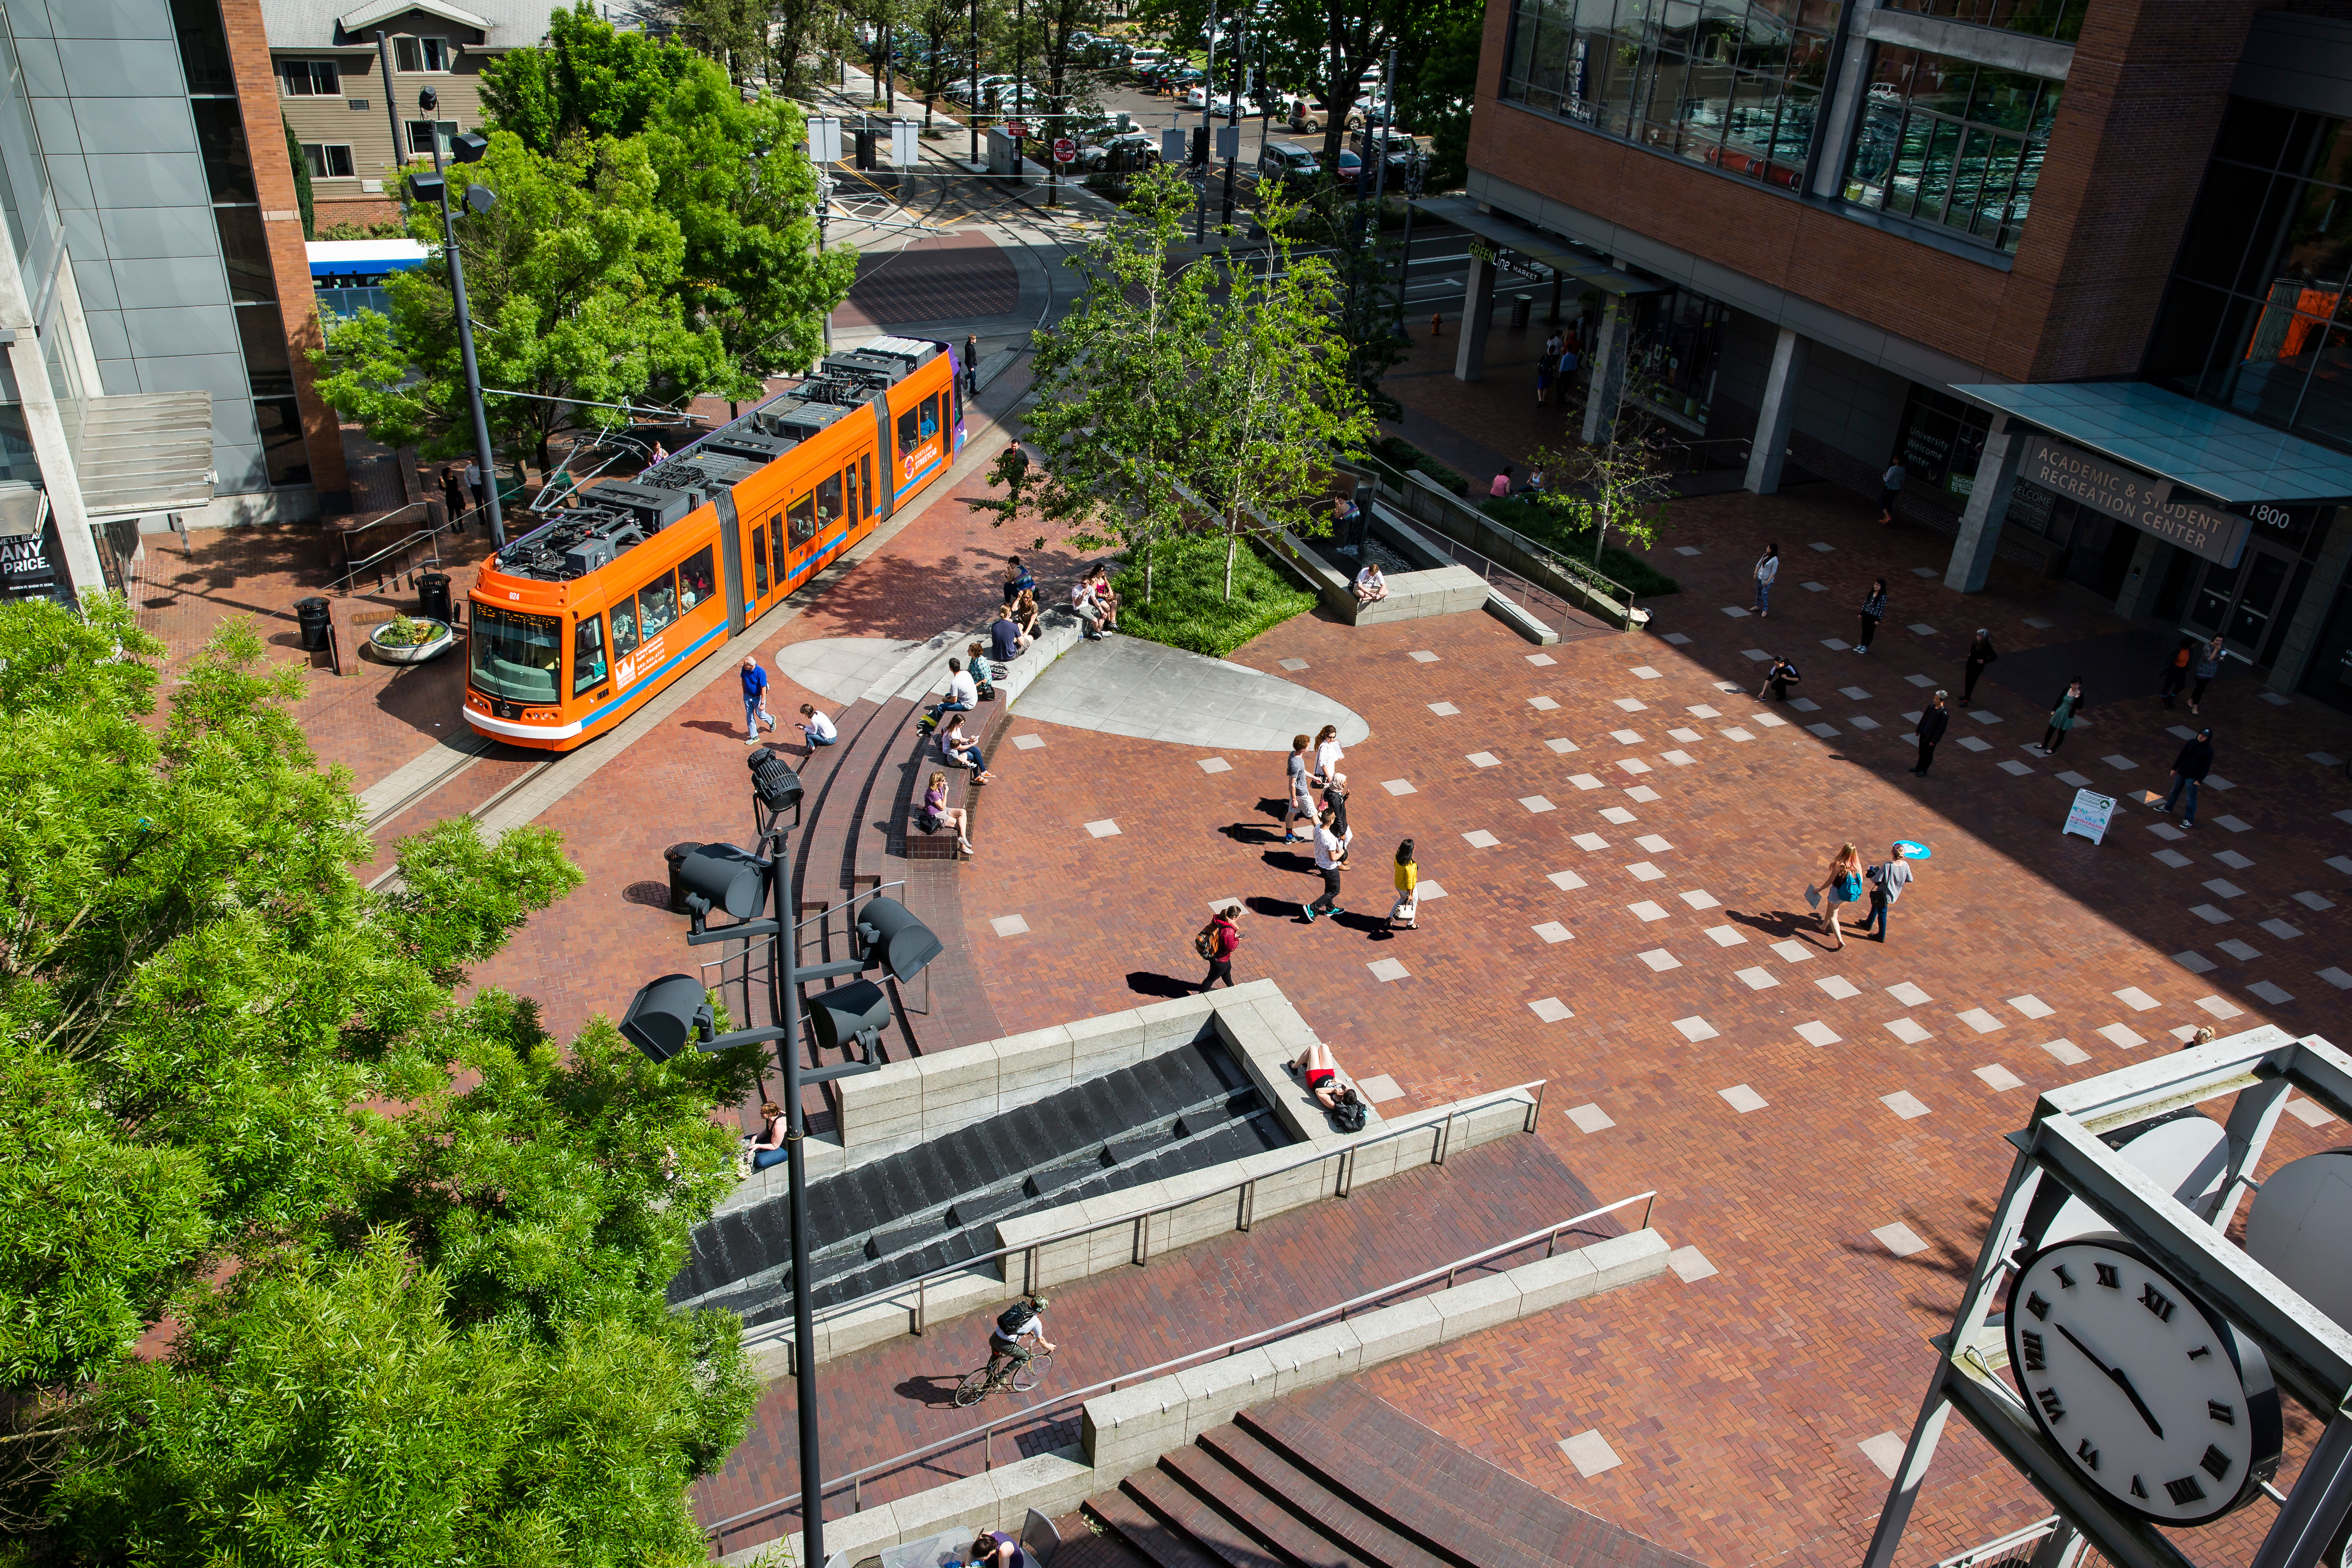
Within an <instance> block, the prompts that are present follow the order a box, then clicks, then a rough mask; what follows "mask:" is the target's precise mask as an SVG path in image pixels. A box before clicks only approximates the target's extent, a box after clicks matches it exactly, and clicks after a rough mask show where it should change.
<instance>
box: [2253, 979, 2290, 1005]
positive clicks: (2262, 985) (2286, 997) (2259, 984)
mask: <svg viewBox="0 0 2352 1568" xmlns="http://www.w3.org/2000/svg"><path fill="white" fill-rule="evenodd" d="M2246 992H2247V994H2249V995H2252V996H2258V997H2260V998H2262V999H2263V1001H2265V1002H2267V1003H2269V1004H2270V1005H2272V1006H2273V1007H2276V1006H2279V1005H2282V1004H2284V1003H2288V1002H2292V1001H2294V992H2292V991H2288V990H2285V989H2283V988H2282V987H2280V986H2278V985H2275V984H2272V983H2271V982H2270V981H2267V980H2257V981H2255V982H2254V983H2253V984H2252V985H2249V986H2247V987H2246Z"/></svg>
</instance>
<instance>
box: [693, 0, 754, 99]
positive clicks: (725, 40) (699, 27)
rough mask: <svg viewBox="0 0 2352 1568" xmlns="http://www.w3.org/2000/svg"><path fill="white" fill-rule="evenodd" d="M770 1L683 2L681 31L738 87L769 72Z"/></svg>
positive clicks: (716, 0)
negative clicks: (766, 70) (763, 72)
mask: <svg viewBox="0 0 2352 1568" xmlns="http://www.w3.org/2000/svg"><path fill="white" fill-rule="evenodd" d="M768 7H769V0H682V3H681V4H680V5H679V6H678V32H679V36H680V37H682V38H684V40H685V42H686V45H687V47H688V48H691V49H693V50H695V51H696V52H698V53H699V54H702V55H705V56H708V57H709V58H710V59H711V60H712V61H713V62H715V63H716V64H717V65H718V66H719V68H720V69H721V70H724V71H725V72H726V73H727V79H728V80H729V81H730V82H732V83H733V84H734V85H735V86H737V87H738V88H740V87H742V86H744V85H746V84H747V83H748V82H750V81H751V79H752V78H753V77H754V76H757V75H759V74H760V73H761V72H762V71H763V70H765V69H766V68H767V63H768Z"/></svg>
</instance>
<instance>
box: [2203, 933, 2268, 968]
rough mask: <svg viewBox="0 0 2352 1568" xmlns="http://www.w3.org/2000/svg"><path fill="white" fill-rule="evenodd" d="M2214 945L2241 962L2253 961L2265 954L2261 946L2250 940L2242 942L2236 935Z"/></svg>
mask: <svg viewBox="0 0 2352 1568" xmlns="http://www.w3.org/2000/svg"><path fill="white" fill-rule="evenodd" d="M2213 945H2214V946H2215V947H2217V948H2219V949H2220V950H2221V952H2222V953H2223V954H2225V955H2226V956H2228V957H2231V958H2234V959H2236V960H2237V961H2238V962H2239V963H2252V962H2253V961H2254V960H2256V959H2258V958H2260V957H2261V956H2262V955H2263V950H2262V949H2261V948H2259V947H2256V946H2255V945H2254V944H2253V943H2252V942H2240V941H2238V940H2236V939H2235V938H2234V937H2233V938H2231V940H2230V941H2228V942H2216V943H2214V944H2213Z"/></svg>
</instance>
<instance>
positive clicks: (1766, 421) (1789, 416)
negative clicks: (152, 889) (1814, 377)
mask: <svg viewBox="0 0 2352 1568" xmlns="http://www.w3.org/2000/svg"><path fill="white" fill-rule="evenodd" d="M1805 345H1806V340H1805V339H1803V338H1801V337H1800V336H1798V335H1797V333H1796V332H1795V331H1793V330H1792V329H1790V328H1788V327H1782V328H1781V329H1780V338H1779V339H1778V340H1777V341H1776V342H1774V343H1773V344H1772V369H1771V371H1770V372H1769V374H1766V376H1765V377H1764V396H1763V398H1762V400H1761V401H1760V402H1759V404H1758V405H1757V408H1756V438H1755V439H1754V440H1752V441H1750V442H1749V443H1748V485H1747V488H1748V489H1750V490H1753V491H1754V492H1755V493H1756V494H1758V495H1759V496H1769V495H1770V494H1772V493H1773V492H1775V491H1776V490H1778V489H1780V465H1781V463H1782V462H1783V461H1785V460H1786V458H1787V456H1788V451H1789V429H1790V426H1791V425H1793V424H1794V423H1795V422H1796V417H1797V394H1798V393H1799V392H1800V391H1801V390H1802V388H1803V386H1804V384H1805Z"/></svg>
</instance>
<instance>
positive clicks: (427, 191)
mask: <svg viewBox="0 0 2352 1568" xmlns="http://www.w3.org/2000/svg"><path fill="white" fill-rule="evenodd" d="M448 191H449V183H448V182H447V181H446V180H444V179H443V178H442V177H441V176H440V175H438V174H423V173H419V174H411V175H409V176H408V198H409V200H411V201H416V202H437V201H440V200H442V199H443V198H444V197H446V195H448Z"/></svg>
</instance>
